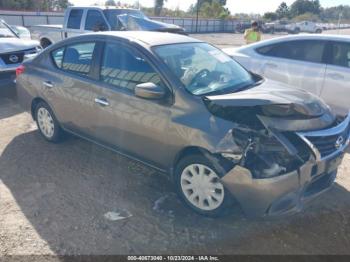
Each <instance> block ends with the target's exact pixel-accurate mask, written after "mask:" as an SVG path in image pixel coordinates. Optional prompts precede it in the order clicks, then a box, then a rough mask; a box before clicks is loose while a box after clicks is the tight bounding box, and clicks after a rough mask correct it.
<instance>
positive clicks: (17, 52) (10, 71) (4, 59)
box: [0, 20, 41, 90]
mask: <svg viewBox="0 0 350 262" xmlns="http://www.w3.org/2000/svg"><path fill="white" fill-rule="evenodd" d="M40 50H41V47H40V45H39V42H38V41H32V40H24V39H19V38H18V36H17V35H16V33H15V32H14V31H13V30H12V28H11V27H10V26H9V25H8V24H6V22H5V21H4V20H0V89H1V90H2V89H11V88H14V79H15V72H16V68H17V67H18V66H19V65H20V64H21V63H22V62H23V60H25V59H27V58H30V57H32V56H33V55H36V54H37V53H38V52H40Z"/></svg>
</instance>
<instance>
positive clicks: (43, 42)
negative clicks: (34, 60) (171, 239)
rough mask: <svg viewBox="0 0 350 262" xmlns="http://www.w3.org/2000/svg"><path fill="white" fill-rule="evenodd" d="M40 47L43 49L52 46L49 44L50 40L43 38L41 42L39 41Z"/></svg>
mask: <svg viewBox="0 0 350 262" xmlns="http://www.w3.org/2000/svg"><path fill="white" fill-rule="evenodd" d="M40 45H41V47H42V48H44V49H45V48H46V47H48V46H50V45H52V43H51V41H50V40H48V39H46V38H43V39H41V41H40Z"/></svg>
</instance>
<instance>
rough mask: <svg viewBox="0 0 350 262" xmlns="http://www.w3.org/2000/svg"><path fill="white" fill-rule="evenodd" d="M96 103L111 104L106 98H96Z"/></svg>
mask: <svg viewBox="0 0 350 262" xmlns="http://www.w3.org/2000/svg"><path fill="white" fill-rule="evenodd" d="M95 103H96V104H99V105H101V106H109V103H108V101H107V99H106V98H95Z"/></svg>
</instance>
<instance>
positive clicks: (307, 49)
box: [256, 40, 326, 63]
mask: <svg viewBox="0 0 350 262" xmlns="http://www.w3.org/2000/svg"><path fill="white" fill-rule="evenodd" d="M325 47H326V43H325V42H323V41H313V40H311V41H310V40H301V41H289V42H284V43H279V44H273V45H268V46H264V47H260V48H258V49H257V50H256V51H257V52H258V53H259V54H261V55H265V56H272V57H279V58H286V59H292V60H299V61H305V62H313V63H322V61H323V54H324V51H325Z"/></svg>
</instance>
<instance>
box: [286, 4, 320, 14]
mask: <svg viewBox="0 0 350 262" xmlns="http://www.w3.org/2000/svg"><path fill="white" fill-rule="evenodd" d="M320 12H321V5H320V1H319V0H296V1H295V2H294V3H293V4H292V5H291V7H290V13H291V15H292V16H293V17H295V16H299V15H302V14H305V13H312V14H320Z"/></svg>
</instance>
